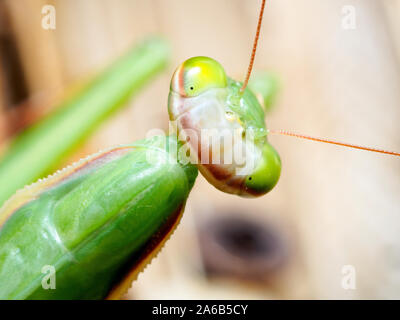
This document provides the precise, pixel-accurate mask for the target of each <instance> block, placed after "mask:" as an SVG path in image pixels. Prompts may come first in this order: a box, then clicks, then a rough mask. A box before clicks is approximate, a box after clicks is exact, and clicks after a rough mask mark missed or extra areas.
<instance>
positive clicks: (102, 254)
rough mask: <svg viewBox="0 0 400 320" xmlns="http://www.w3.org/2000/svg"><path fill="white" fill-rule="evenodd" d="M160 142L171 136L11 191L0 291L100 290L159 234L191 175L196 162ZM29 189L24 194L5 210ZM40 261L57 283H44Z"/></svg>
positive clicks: (48, 294) (9, 295) (1, 246)
mask: <svg viewBox="0 0 400 320" xmlns="http://www.w3.org/2000/svg"><path fill="white" fill-rule="evenodd" d="M167 142H168V143H167ZM166 145H167V146H175V147H176V145H177V142H176V139H174V138H164V137H154V138H152V139H148V140H143V141H139V142H137V143H135V144H133V145H130V146H121V147H118V148H114V149H111V150H109V151H107V152H104V153H101V154H99V155H96V156H94V157H92V158H89V160H87V161H86V162H84V164H83V165H82V164H81V165H79V166H78V165H75V167H76V168H75V167H74V166H73V167H72V168H69V169H68V170H67V175H66V174H65V173H64V172H61V173H58V174H57V175H56V176H55V177H51V178H50V179H53V180H54V182H53V183H51V184H50V185H49V183H47V184H46V186H45V187H44V188H43V190H41V185H40V182H39V186H35V185H33V186H31V187H29V186H28V187H26V188H25V189H24V190H22V191H19V192H18V193H17V194H16V195H15V196H14V197H13V198H11V199H10V200H9V201H8V202H7V203H6V204H5V206H4V207H3V208H2V209H1V210H0V219H1V218H3V219H4V217H5V216H7V215H8V217H6V218H7V219H6V221H5V223H4V224H3V225H2V226H1V229H0V283H1V285H0V298H1V299H100V298H104V297H106V295H107V294H108V293H109V292H110V289H111V288H112V287H113V286H114V285H115V284H116V282H118V279H121V277H122V276H123V274H124V273H126V272H127V271H128V270H129V269H130V268H131V267H132V266H134V265H137V263H138V262H139V261H138V259H139V260H140V259H143V257H144V256H143V252H147V251H146V250H148V248H149V245H150V244H152V245H153V246H154V243H158V242H160V241H162V240H163V239H162V237H163V236H164V235H165V234H164V233H162V232H161V230H163V228H165V226H166V225H170V224H171V222H174V220H176V219H177V218H178V216H179V212H180V211H181V210H183V207H184V204H185V201H186V199H187V197H188V195H189V192H190V190H191V188H192V186H193V184H194V181H195V179H196V176H197V169H196V167H195V166H193V165H190V164H188V165H181V164H180V163H179V162H178V161H177V160H176V157H175V156H174V154H175V152H173V151H171V150H172V149H173V148H171V149H168V148H166ZM149 154H150V158H149ZM149 159H150V160H151V159H153V161H149ZM46 182H47V181H45V183H46ZM43 186H44V185H43ZM32 188H33V189H35V190H36V191H34V192H33V194H32V196H30V197H27V198H28V199H29V201H26V202H25V203H23V204H22V205H21V206H19V207H18V208H16V209H15V210H14V212H9V210H10V209H11V208H13V202H16V201H18V200H19V199H21V197H24V194H26V193H29V192H31V193H32V191H29V190H30V189H32ZM25 196H26V195H25ZM146 248H147V249H146ZM147 254H148V253H147ZM46 265H50V266H54V268H55V270H56V274H55V275H56V289H55V290H52V289H47V290H45V289H44V288H43V287H42V280H43V277H44V276H45V274H44V273H42V268H43V267H44V266H46Z"/></svg>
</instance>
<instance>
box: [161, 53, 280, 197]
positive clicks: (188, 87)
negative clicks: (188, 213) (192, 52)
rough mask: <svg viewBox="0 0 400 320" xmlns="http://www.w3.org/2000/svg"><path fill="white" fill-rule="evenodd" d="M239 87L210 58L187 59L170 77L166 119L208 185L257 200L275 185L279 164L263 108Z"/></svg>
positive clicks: (246, 91)
mask: <svg viewBox="0 0 400 320" xmlns="http://www.w3.org/2000/svg"><path fill="white" fill-rule="evenodd" d="M241 86H242V84H241V83H240V82H238V81H235V80H233V79H231V78H229V77H227V76H226V73H225V70H224V69H223V67H222V66H221V65H220V64H219V63H218V62H217V61H215V60H214V59H211V58H208V57H194V58H190V59H188V60H186V61H184V62H183V63H182V64H181V65H180V66H179V67H178V68H177V69H176V71H175V73H174V75H173V77H172V79H171V86H170V94H169V103H168V109H169V116H170V120H171V121H175V122H176V123H175V125H176V129H177V131H178V134H179V137H180V139H181V140H185V141H186V142H187V145H188V146H189V149H190V153H191V157H192V160H194V161H195V163H197V164H198V167H199V170H200V172H201V173H202V174H203V175H204V177H205V178H206V179H207V180H208V181H209V182H210V183H211V184H213V185H214V186H215V187H217V188H218V189H220V190H222V191H224V192H228V193H234V194H238V195H241V196H259V195H263V194H265V193H267V192H268V191H270V190H271V189H272V188H273V187H274V186H275V185H276V183H277V182H278V180H279V176H280V171H281V162H280V158H279V155H278V153H277V152H276V151H275V149H274V148H273V147H272V146H271V145H270V144H269V143H268V141H267V129H266V127H265V121H264V111H263V109H262V107H261V106H260V104H259V102H258V101H257V99H256V97H255V96H254V94H253V93H252V92H251V91H250V90H249V89H245V90H244V91H242V90H241Z"/></svg>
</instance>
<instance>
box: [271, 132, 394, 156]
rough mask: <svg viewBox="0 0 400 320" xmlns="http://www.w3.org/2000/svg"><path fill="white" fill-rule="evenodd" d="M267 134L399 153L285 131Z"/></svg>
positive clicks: (392, 153)
mask: <svg viewBox="0 0 400 320" xmlns="http://www.w3.org/2000/svg"><path fill="white" fill-rule="evenodd" d="M268 132H269V133H271V134H280V135H284V136H291V137H296V138H300V139H306V140H311V141H318V142H323V143H330V144H336V145H338V146H342V147H348V148H354V149H360V150H366V151H372V152H378V153H384V154H389V155H392V156H397V157H400V153H399V152H393V151H387V150H382V149H376V148H370V147H364V146H359V145H356V144H350V143H345V142H340V141H335V140H328V139H323V138H316V137H311V136H307V135H304V134H299V133H294V132H290V131H285V130H268Z"/></svg>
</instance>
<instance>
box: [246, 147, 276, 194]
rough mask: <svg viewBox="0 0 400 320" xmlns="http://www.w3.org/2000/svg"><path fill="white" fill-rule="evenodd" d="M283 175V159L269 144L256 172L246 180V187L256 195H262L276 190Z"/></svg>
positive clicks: (263, 148)
mask: <svg viewBox="0 0 400 320" xmlns="http://www.w3.org/2000/svg"><path fill="white" fill-rule="evenodd" d="M280 174H281V159H280V157H279V154H278V152H277V151H276V150H275V149H274V148H273V147H272V146H271V145H270V144H269V143H265V145H264V146H263V147H262V160H261V161H260V163H259V164H258V166H257V168H256V169H255V171H254V172H253V173H252V174H250V175H249V176H248V177H247V178H246V182H245V186H246V188H247V190H248V191H249V192H250V193H252V194H254V195H261V194H265V193H267V192H269V191H270V190H272V189H273V188H274V186H275V185H276V184H277V182H278V180H279V176H280Z"/></svg>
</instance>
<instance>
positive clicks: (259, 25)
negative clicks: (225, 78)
mask: <svg viewBox="0 0 400 320" xmlns="http://www.w3.org/2000/svg"><path fill="white" fill-rule="evenodd" d="M264 8H265V0H262V3H261V10H260V15H259V16H258V24H257V31H256V36H255V38H254V43H253V50H252V52H251V57H250V63H249V68H248V69H247V75H246V78H245V80H244V82H243V86H242V87H241V88H240V91H241V92H243V91H244V89H246V87H247V84H248V82H249V79H250V75H251V70H252V69H253V64H254V58H255V55H256V50H257V43H258V39H259V37H260V30H261V22H262V18H263V14H264ZM268 132H269V133H271V134H279V135H284V136H291V137H296V138H300V139H306V140H311V141H317V142H323V143H329V144H335V145H338V146H342V147H348V148H354V149H360V150H365V151H371V152H377V153H384V154H389V155H392V156H397V157H400V153H399V152H394V151H387V150H383V149H377V148H370V147H364V146H359V145H356V144H350V143H345V142H340V141H336V140H329V139H325V138H316V137H311V136H308V135H304V134H299V133H294V132H290V131H286V130H268Z"/></svg>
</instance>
